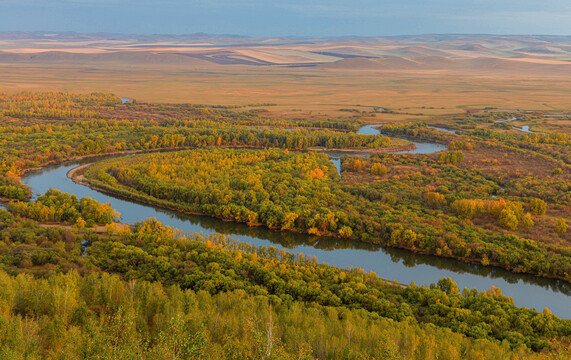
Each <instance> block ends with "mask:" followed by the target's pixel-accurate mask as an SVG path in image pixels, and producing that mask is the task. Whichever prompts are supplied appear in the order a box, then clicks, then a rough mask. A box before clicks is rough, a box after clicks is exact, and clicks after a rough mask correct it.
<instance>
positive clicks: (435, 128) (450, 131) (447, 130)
mask: <svg viewBox="0 0 571 360" xmlns="http://www.w3.org/2000/svg"><path fill="white" fill-rule="evenodd" d="M426 127H427V128H428V129H434V130H437V131H443V132H447V133H450V134H456V132H457V130H451V129H446V128H443V127H437V126H430V125H428V126H426Z"/></svg>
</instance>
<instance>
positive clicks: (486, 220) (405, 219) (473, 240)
mask: <svg viewBox="0 0 571 360" xmlns="http://www.w3.org/2000/svg"><path fill="white" fill-rule="evenodd" d="M457 153H460V154H462V153H461V152H459V151H451V152H449V153H441V154H439V155H438V156H434V157H422V158H420V157H415V156H402V155H398V156H396V155H386V154H380V155H376V156H372V157H370V158H367V159H364V158H360V157H345V158H344V159H343V160H344V161H343V163H342V166H343V169H344V172H343V174H344V179H343V180H339V179H338V177H337V176H336V173H335V169H334V167H333V165H332V164H331V162H329V160H328V156H327V155H326V154H318V153H315V152H289V151H287V150H285V151H284V150H278V149H273V150H245V149H241V150H235V149H201V150H189V151H183V152H174V153H160V154H145V155H138V156H134V157H128V158H116V159H110V160H105V161H102V162H100V163H97V164H96V165H94V166H91V167H90V168H88V169H87V171H86V172H85V176H86V178H87V179H88V181H89V183H90V184H91V185H94V186H97V187H99V188H104V189H108V190H111V191H113V192H116V193H119V194H121V195H123V196H127V197H131V198H134V199H139V200H144V201H149V202H151V203H153V204H160V205H163V206H166V207H171V208H175V209H178V210H181V211H186V212H194V213H203V214H207V215H211V216H215V217H219V218H222V219H226V220H233V221H239V222H244V223H248V224H251V225H256V224H263V225H265V226H268V227H270V228H275V229H280V230H298V231H303V232H308V233H310V234H317V235H334V236H341V237H346V238H353V239H359V240H362V241H367V242H373V243H379V244H382V245H388V246H395V247H401V248H406V249H411V250H421V251H425V252H428V253H432V254H436V255H440V256H448V257H455V258H459V259H463V260H475V261H478V262H481V263H482V264H483V265H490V264H493V265H500V266H503V267H506V268H508V269H517V270H518V271H525V272H530V273H534V274H539V275H546V276H553V277H558V278H562V279H566V280H568V281H569V280H570V279H571V278H570V277H569V274H571V249H570V248H569V246H565V245H566V244H565V239H566V238H567V234H566V233H564V232H559V231H558V229H557V224H558V222H557V220H556V217H549V216H547V215H546V208H547V203H546V201H544V200H542V199H539V198H535V197H528V196H525V195H527V194H525V195H522V196H519V197H514V196H509V197H508V196H502V197H499V192H500V186H499V185H498V183H496V182H495V181H493V180H491V179H487V178H486V177H485V176H483V175H482V174H481V173H480V172H477V171H471V170H469V169H465V168H462V167H459V166H457V165H456V164H453V163H451V161H450V159H448V157H452V158H457V157H458V155H455V154H457ZM447 154H448V155H452V156H448V157H443V156H442V155H447ZM504 186H507V184H504ZM561 186H563V187H565V186H566V185H565V184H564V182H563V183H561ZM510 190H511V189H507V188H505V187H504V189H503V190H501V192H502V193H503V194H505V193H506V192H507V191H510ZM561 190H562V189H558V188H557V187H555V186H553V184H552V185H551V187H550V188H549V190H547V189H546V190H545V191H544V192H543V197H544V198H546V199H548V200H552V199H550V198H547V196H549V193H553V194H554V195H553V197H554V198H557V194H558V193H559V192H560V191H561ZM496 194H498V195H496ZM533 195H535V194H533ZM563 200H565V199H563ZM551 203H552V201H550V204H551ZM561 219H562V218H561ZM563 221H565V220H563ZM533 227H548V228H551V231H550V232H549V236H550V238H549V240H544V239H542V238H541V237H537V239H535V240H534V239H533V238H531V236H532V235H533V233H532V232H531V231H530V229H531V228H533ZM558 239H561V241H560V242H558V243H556V242H555V241H557V240H558Z"/></svg>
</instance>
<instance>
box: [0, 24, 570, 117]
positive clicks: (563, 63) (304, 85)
mask: <svg viewBox="0 0 571 360" xmlns="http://www.w3.org/2000/svg"><path fill="white" fill-rule="evenodd" d="M431 40H433V39H431V38H430V36H426V37H424V38H422V37H421V38H418V37H415V38H411V39H408V38H384V39H383V38H380V39H367V38H366V39H342V40H339V39H317V40H308V41H301V40H288V39H250V38H230V39H226V38H217V37H208V36H205V37H203V38H201V37H197V38H192V37H191V38H180V37H171V38H169V37H161V36H157V37H155V38H153V37H140V38H136V39H133V38H131V37H128V36H123V37H121V36H117V37H116V38H114V40H109V39H104V38H97V36H95V35H75V36H71V35H70V36H68V37H66V36H60V37H53V36H51V35H50V36H48V35H45V36H43V37H42V36H40V35H33V34H32V35H29V36H23V35H22V36H19V37H16V36H13V35H10V34H0V72H1V73H2V74H3V75H2V77H0V90H2V91H20V90H31V91H41V90H61V91H76V92H90V91H106V92H113V93H115V94H117V95H119V96H121V97H126V98H134V99H136V100H138V101H149V102H151V101H152V102H169V103H202V104H226V105H227V104H252V103H273V104H276V105H277V106H273V107H271V108H269V110H270V111H271V112H273V113H275V114H276V115H277V114H279V115H285V116H293V117H302V116H303V117H307V116H313V117H331V116H349V115H351V114H352V113H348V112H340V111H339V109H341V108H344V109H347V108H353V109H356V110H360V111H372V110H371V109H369V108H365V107H360V106H358V105H362V106H380V107H384V108H388V109H391V110H394V111H396V112H398V114H384V113H377V114H375V117H369V118H367V120H369V121H371V122H375V121H378V122H393V121H406V120H419V119H424V120H426V119H428V118H430V117H432V116H435V115H445V114H454V113H463V112H465V110H466V109H476V108H484V107H497V108H518V109H526V110H541V111H546V112H553V113H557V112H568V111H571V102H570V101H569V94H571V81H570V80H571V62H569V60H568V59H569V58H571V45H569V43H570V42H571V40H569V39H567V38H563V39H539V38H531V37H483V36H472V37H469V36H467V37H466V36H465V37H462V36H457V37H450V38H448V39H445V40H442V41H431ZM546 43H549V49H552V48H557V49H559V51H558V52H553V51H551V52H547V51H543V50H542V49H543V48H545V47H546ZM530 51H531V52H530ZM309 65H311V66H309Z"/></svg>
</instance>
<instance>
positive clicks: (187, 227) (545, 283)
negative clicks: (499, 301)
mask: <svg viewBox="0 0 571 360" xmlns="http://www.w3.org/2000/svg"><path fill="white" fill-rule="evenodd" d="M378 126H379V125H368V126H365V127H363V128H361V129H360V130H359V133H362V134H363V133H372V134H377V133H378V130H376V129H375V127H378ZM415 145H416V146H417V149H415V150H411V151H410V153H427V152H434V151H440V150H444V149H445V146H444V145H441V144H431V143H416V144H415ZM429 149H431V150H430V151H429ZM333 155H334V154H332V157H333ZM92 161H94V159H93V158H92V159H89V160H80V161H71V162H64V163H61V164H58V165H53V166H48V167H45V168H43V169H41V170H36V171H31V172H28V173H27V174H26V175H25V176H24V177H23V178H22V181H23V182H24V183H25V184H26V185H28V186H30V187H31V189H32V190H33V192H34V194H37V193H41V194H43V193H44V192H46V191H47V190H48V189H49V188H50V187H53V188H56V189H59V190H61V191H64V192H68V193H71V194H75V195H76V196H77V197H78V198H81V197H84V196H89V197H91V198H93V199H96V200H97V201H99V202H104V203H107V202H109V203H111V204H112V206H113V208H114V209H116V210H117V211H119V212H120V213H121V221H122V222H124V223H129V224H133V223H135V222H137V221H140V220H142V219H145V218H151V217H154V218H156V219H157V220H158V221H160V222H161V223H163V224H166V225H169V226H173V227H175V228H178V229H181V230H183V231H185V232H202V233H203V234H211V233H222V234H226V235H228V236H231V237H233V238H235V239H238V240H240V241H244V242H247V243H250V244H253V245H261V246H270V245H271V246H274V247H277V248H278V249H287V250H289V251H291V252H294V253H303V254H304V255H306V256H307V255H309V256H310V257H312V256H316V257H317V259H318V261H319V262H323V263H327V264H330V265H334V266H337V267H340V268H351V267H360V268H363V269H364V270H365V271H367V272H369V271H373V272H375V273H376V274H378V275H379V276H380V277H382V278H385V279H390V280H393V279H394V280H396V281H398V282H399V283H402V284H410V283H411V282H412V281H414V282H415V283H416V284H417V285H422V284H426V285H428V284H430V283H436V282H437V281H438V279H440V278H442V277H451V278H452V279H453V280H454V281H456V283H457V284H458V286H459V287H460V288H461V289H462V288H464V287H468V288H477V289H478V290H487V289H488V288H490V286H492V285H493V286H496V287H499V288H501V289H502V291H503V293H504V294H505V295H507V296H511V297H513V299H514V303H515V304H516V305H518V306H525V307H528V308H533V307H534V308H536V309H537V310H538V311H542V310H543V308H545V307H548V308H549V309H550V310H551V311H552V312H553V313H554V314H556V315H558V316H560V317H563V318H571V306H570V305H571V284H569V283H566V282H564V281H560V280H553V279H545V278H540V277H536V276H532V275H525V274H515V273H512V272H509V271H507V270H503V269H500V268H495V267H483V266H480V265H476V264H468V263H464V262H460V261H456V260H452V259H445V258H439V257H435V256H429V255H422V254H415V253H413V252H410V251H406V250H400V249H389V248H383V247H380V246H378V245H373V244H367V243H362V242H354V241H347V240H342V239H338V238H332V237H316V236H312V235H308V234H299V233H292V232H279V231H272V230H269V229H267V228H264V227H248V226H247V225H244V224H237V223H232V222H225V221H221V220H217V219H213V218H210V217H207V216H196V215H186V214H180V213H177V212H174V211H168V210H164V209H160V208H156V207H152V206H148V205H142V204H138V203H134V202H129V201H126V200H122V199H118V198H115V197H112V196H109V195H106V194H103V193H100V192H98V191H95V190H92V189H90V188H88V187H86V186H83V185H79V184H76V183H74V182H73V181H72V180H70V179H69V178H68V177H67V176H66V174H67V172H68V171H69V170H71V169H73V168H74V167H76V166H78V165H80V164H83V163H88V162H92Z"/></svg>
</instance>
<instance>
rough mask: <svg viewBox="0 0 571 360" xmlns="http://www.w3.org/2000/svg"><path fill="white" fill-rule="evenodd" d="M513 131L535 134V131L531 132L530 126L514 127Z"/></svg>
mask: <svg viewBox="0 0 571 360" xmlns="http://www.w3.org/2000/svg"><path fill="white" fill-rule="evenodd" d="M512 129H514V130H519V131H523V132H525V133H528V134H534V133H535V131H531V130H529V125H523V126H522V127H520V128H518V127H515V126H513V127H512Z"/></svg>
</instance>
